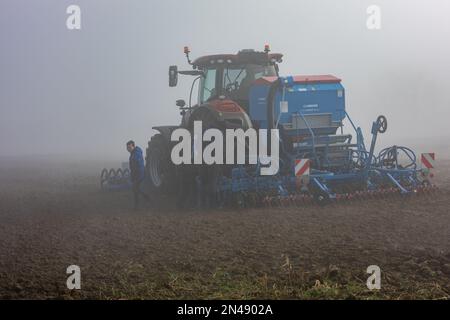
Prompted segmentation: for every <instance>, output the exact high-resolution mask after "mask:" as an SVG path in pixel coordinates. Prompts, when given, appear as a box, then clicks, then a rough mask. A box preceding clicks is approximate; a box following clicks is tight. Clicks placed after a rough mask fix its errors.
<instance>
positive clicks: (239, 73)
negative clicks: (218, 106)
mask: <svg viewBox="0 0 450 320" xmlns="http://www.w3.org/2000/svg"><path fill="white" fill-rule="evenodd" d="M267 76H276V70H275V67H274V66H273V65H257V64H246V65H243V66H233V67H228V68H225V69H224V71H223V81H222V84H223V90H224V94H225V95H226V96H228V97H229V98H231V99H233V100H237V101H238V102H239V101H247V100H248V99H249V91H250V87H251V85H252V83H253V82H254V81H255V80H256V79H259V78H261V77H267Z"/></svg>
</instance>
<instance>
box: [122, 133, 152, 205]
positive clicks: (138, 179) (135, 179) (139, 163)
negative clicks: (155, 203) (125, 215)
mask: <svg viewBox="0 0 450 320" xmlns="http://www.w3.org/2000/svg"><path fill="white" fill-rule="evenodd" d="M127 150H128V152H129V153H130V177H131V183H132V184H133V194H134V209H135V210H136V209H138V206H139V195H142V196H143V197H144V199H146V200H149V197H148V196H147V195H146V194H145V193H144V192H142V190H141V184H142V182H143V181H144V177H145V165H144V157H143V155H142V149H141V148H139V147H137V146H136V145H135V143H134V141H133V140H130V141H128V142H127Z"/></svg>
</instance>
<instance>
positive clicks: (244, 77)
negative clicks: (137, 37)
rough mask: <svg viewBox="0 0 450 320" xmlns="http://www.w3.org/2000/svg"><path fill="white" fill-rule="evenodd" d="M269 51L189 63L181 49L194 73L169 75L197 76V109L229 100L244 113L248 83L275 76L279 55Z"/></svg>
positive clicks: (241, 52) (248, 92)
mask: <svg viewBox="0 0 450 320" xmlns="http://www.w3.org/2000/svg"><path fill="white" fill-rule="evenodd" d="M269 51H270V50H269V47H268V46H266V47H265V50H264V51H263V52H258V51H255V50H253V49H244V50H241V51H239V52H238V53H237V54H218V55H208V56H203V57H200V58H198V59H196V60H194V61H193V62H191V61H190V59H189V49H187V48H185V54H186V56H187V58H188V62H189V64H191V65H192V67H193V69H194V70H191V71H177V70H176V69H175V70H173V71H174V72H175V73H179V74H187V75H198V78H197V79H198V80H199V85H198V105H202V104H205V103H208V102H209V101H212V100H215V99H219V98H221V99H228V100H232V101H234V102H236V103H237V104H238V105H239V106H241V107H242V108H243V109H244V110H246V111H248V107H249V95H250V87H251V85H252V83H253V82H254V81H255V80H257V79H259V78H262V77H269V76H278V65H277V64H278V63H280V62H281V61H282V60H281V58H282V56H283V55H282V54H279V53H275V54H271V53H269ZM169 74H170V72H169ZM174 83H175V84H176V80H175V82H174ZM193 85H194V84H193Z"/></svg>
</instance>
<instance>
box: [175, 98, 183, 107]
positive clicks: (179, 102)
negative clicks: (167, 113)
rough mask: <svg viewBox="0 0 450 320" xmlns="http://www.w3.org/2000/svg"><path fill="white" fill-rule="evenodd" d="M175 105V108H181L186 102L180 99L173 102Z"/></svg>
mask: <svg viewBox="0 0 450 320" xmlns="http://www.w3.org/2000/svg"><path fill="white" fill-rule="evenodd" d="M175 104H176V105H177V107H180V108H183V107H184V106H185V105H186V102H185V101H184V100H182V99H180V100H177V101H176V102H175Z"/></svg>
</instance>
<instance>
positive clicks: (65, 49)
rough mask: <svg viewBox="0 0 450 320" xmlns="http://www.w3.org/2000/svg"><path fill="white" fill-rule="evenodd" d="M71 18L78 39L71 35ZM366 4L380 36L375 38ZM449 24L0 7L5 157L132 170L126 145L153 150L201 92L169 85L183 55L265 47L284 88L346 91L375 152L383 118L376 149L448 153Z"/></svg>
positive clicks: (300, 13) (338, 9)
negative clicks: (182, 103)
mask: <svg viewBox="0 0 450 320" xmlns="http://www.w3.org/2000/svg"><path fill="white" fill-rule="evenodd" d="M71 4H76V5H79V6H80V8H81V30H68V29H67V27H66V19H67V17H68V14H66V8H67V7H68V6H69V5H71ZM371 4H376V5H378V6H379V7H380V8H381V29H380V30H369V29H368V28H367V26H366V20H367V18H368V15H367V13H366V9H367V7H368V6H369V5H371ZM449 16H450V2H449V1H445V0H434V1H430V0H421V1H412V0H403V1H400V0H396V1H392V0H383V1H381V0H371V1H365V0H345V1H336V0H329V1H324V0H320V1H317V0H314V1H313V0H311V1H303V0H296V1H294V0H291V1H288V0H285V1H280V0H279V1H261V0H258V1H257V0H252V1H250V0H246V1H242V0H228V1H215V0H213V1H212V0H209V1H206V0H185V1H179V0H170V1H167V0H165V1H148V0H135V1H119V0H117V1H116V0H114V1H112V0H101V1H100V0H89V1H88V0H83V1H82V0H71V1H61V0H53V1H49V0H40V1H30V0H27V1H18V0H2V1H1V2H0V43H1V50H0V156H3V157H4V156H29V155H46V154H51V155H59V156H61V155H66V156H73V157H76V158H92V157H95V158H97V159H110V160H111V159H117V161H120V160H122V159H126V157H127V154H126V150H125V142H126V141H127V140H129V139H134V140H135V141H136V142H137V144H138V145H141V146H142V147H145V145H146V144H147V141H148V140H149V138H150V137H151V135H152V134H153V133H154V132H153V130H152V129H151V128H152V126H155V125H164V124H178V123H179V119H180V116H179V111H178V108H177V107H176V106H175V100H176V99H179V98H183V99H186V100H187V99H188V95H189V88H190V84H191V81H192V79H191V78H189V77H182V78H180V79H179V86H178V87H176V88H169V87H168V79H167V78H168V66H169V65H171V64H177V65H178V66H179V68H187V67H188V65H187V63H186V60H185V58H184V55H183V46H185V45H188V46H189V47H190V48H191V50H192V54H191V55H192V57H193V58H195V57H197V56H200V55H205V54H213V53H236V52H237V51H238V50H239V49H242V48H254V49H258V50H262V49H263V47H264V44H266V43H268V44H270V46H271V48H272V51H273V52H281V53H284V55H285V56H284V62H283V63H282V64H281V65H280V70H281V74H283V75H290V74H333V75H336V76H338V77H340V78H342V79H343V85H344V87H345V88H346V99H347V100H346V101H347V111H348V112H349V113H350V115H351V116H352V119H353V120H354V122H356V123H357V124H358V125H360V126H361V127H362V128H363V130H364V133H365V135H366V139H369V138H370V137H369V130H370V124H371V122H372V121H373V120H374V119H375V118H376V116H377V115H378V114H384V115H385V116H386V117H387V118H388V121H389V128H388V131H387V132H386V134H384V135H383V136H382V137H380V143H381V144H407V145H412V146H417V147H418V148H420V150H419V151H429V150H430V149H434V148H437V149H439V150H445V148H447V146H448V145H450V143H448V140H449V139H450V124H449V123H450V121H449V118H450V40H449V39H450V19H449ZM349 129H350V128H349ZM428 144H430V145H428ZM449 149H450V148H449ZM441 152H442V151H441Z"/></svg>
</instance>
